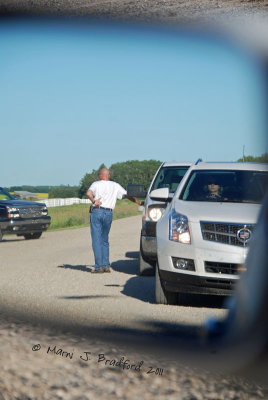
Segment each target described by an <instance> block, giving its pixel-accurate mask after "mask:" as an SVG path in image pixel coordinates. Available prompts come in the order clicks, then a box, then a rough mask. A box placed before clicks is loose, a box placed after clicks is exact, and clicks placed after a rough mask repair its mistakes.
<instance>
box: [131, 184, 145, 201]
mask: <svg viewBox="0 0 268 400" xmlns="http://www.w3.org/2000/svg"><path fill="white" fill-rule="evenodd" d="M127 194H128V196H131V197H138V198H139V199H145V197H146V194H147V193H146V192H145V191H144V190H143V186H142V185H136V184H129V185H127Z"/></svg>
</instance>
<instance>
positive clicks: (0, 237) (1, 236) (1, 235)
mask: <svg viewBox="0 0 268 400" xmlns="http://www.w3.org/2000/svg"><path fill="white" fill-rule="evenodd" d="M2 240H3V234H2V232H1V230H0V242H2Z"/></svg>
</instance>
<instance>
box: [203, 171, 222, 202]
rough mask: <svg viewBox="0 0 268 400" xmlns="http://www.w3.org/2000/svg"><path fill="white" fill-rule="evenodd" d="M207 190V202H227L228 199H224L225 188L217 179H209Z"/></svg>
mask: <svg viewBox="0 0 268 400" xmlns="http://www.w3.org/2000/svg"><path fill="white" fill-rule="evenodd" d="M205 190H206V195H205V199H207V200H214V201H221V200H227V199H226V198H223V197H222V192H223V187H222V186H221V185H219V183H218V181H217V178H215V177H213V176H212V177H209V179H208V182H207V185H206V187H205Z"/></svg>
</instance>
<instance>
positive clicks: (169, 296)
mask: <svg viewBox="0 0 268 400" xmlns="http://www.w3.org/2000/svg"><path fill="white" fill-rule="evenodd" d="M155 302H156V303H157V304H170V305H176V304H178V293H174V292H168V291H167V290H166V289H165V288H164V286H163V284H162V280H161V277H160V274H159V266H158V262H157V263H156V267H155Z"/></svg>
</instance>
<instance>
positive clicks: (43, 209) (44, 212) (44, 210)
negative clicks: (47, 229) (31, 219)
mask: <svg viewBox="0 0 268 400" xmlns="http://www.w3.org/2000/svg"><path fill="white" fill-rule="evenodd" d="M47 214H48V209H47V207H44V208H42V215H47Z"/></svg>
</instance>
